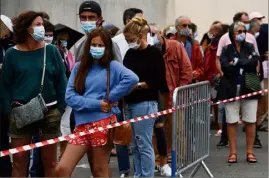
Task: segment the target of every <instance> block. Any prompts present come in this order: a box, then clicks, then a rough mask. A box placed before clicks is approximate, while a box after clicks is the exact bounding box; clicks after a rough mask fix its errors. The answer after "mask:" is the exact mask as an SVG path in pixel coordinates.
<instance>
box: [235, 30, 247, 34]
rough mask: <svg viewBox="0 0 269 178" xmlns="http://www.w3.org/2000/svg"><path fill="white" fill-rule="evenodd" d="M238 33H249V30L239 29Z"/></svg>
mask: <svg viewBox="0 0 269 178" xmlns="http://www.w3.org/2000/svg"><path fill="white" fill-rule="evenodd" d="M237 33H238V34H241V33H247V31H246V30H238V31H237Z"/></svg>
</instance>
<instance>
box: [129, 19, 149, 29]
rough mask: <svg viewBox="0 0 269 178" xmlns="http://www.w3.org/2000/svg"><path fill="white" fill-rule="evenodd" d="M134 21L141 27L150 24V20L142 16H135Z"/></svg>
mask: <svg viewBox="0 0 269 178" xmlns="http://www.w3.org/2000/svg"><path fill="white" fill-rule="evenodd" d="M132 22H134V23H136V24H137V25H139V26H141V27H143V26H146V25H147V24H148V22H147V21H146V20H145V19H144V18H140V17H134V18H133V19H132Z"/></svg>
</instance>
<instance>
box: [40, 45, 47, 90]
mask: <svg viewBox="0 0 269 178" xmlns="http://www.w3.org/2000/svg"><path fill="white" fill-rule="evenodd" d="M46 56H47V55H46V44H45V47H44V59H43V71H42V79H41V85H40V93H42V91H43V86H44V78H45V71H46Z"/></svg>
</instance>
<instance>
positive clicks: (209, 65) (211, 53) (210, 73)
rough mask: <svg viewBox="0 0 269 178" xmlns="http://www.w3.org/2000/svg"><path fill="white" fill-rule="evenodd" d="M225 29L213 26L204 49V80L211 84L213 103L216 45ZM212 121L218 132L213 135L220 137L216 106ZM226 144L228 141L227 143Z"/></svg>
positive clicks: (220, 117) (215, 95)
mask: <svg viewBox="0 0 269 178" xmlns="http://www.w3.org/2000/svg"><path fill="white" fill-rule="evenodd" d="M227 28H229V25H224V24H222V25H221V26H218V25H215V26H213V28H212V29H211V30H210V31H211V32H210V33H212V34H214V35H212V37H211V39H210V44H209V45H208V46H207V48H205V56H204V61H205V73H204V76H205V80H207V81H210V82H211V86H212V87H211V98H212V100H213V101H214V102H216V101H217V91H216V89H215V87H216V85H215V76H216V75H217V74H218V70H217V66H216V53H217V48H218V43H219V40H220V38H221V36H222V35H224V34H225V33H226V32H227ZM213 109H214V116H215V117H214V121H215V123H218V132H217V133H216V134H215V136H221V135H222V124H221V123H222V114H221V113H220V114H219V113H218V106H217V105H214V106H213ZM227 142H228V141H227Z"/></svg>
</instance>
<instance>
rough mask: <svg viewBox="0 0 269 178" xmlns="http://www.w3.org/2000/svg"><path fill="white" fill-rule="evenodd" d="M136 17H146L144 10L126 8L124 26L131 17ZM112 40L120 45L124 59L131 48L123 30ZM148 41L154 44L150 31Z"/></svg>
mask: <svg viewBox="0 0 269 178" xmlns="http://www.w3.org/2000/svg"><path fill="white" fill-rule="evenodd" d="M134 17H139V18H144V15H143V11H142V10H141V9H137V8H129V9H126V10H125V11H124V13H123V24H124V26H126V25H127V24H128V23H129V22H130V21H131V19H132V18H134ZM112 40H113V41H114V42H115V43H116V44H117V45H118V46H119V48H120V52H121V57H122V59H124V57H125V54H126V52H127V51H128V49H130V48H129V45H128V43H127V42H126V40H125V37H124V35H123V33H122V30H121V31H120V32H118V35H117V36H115V37H114V38H113V39H112ZM147 42H148V44H149V45H153V41H152V38H151V36H150V33H148V34H147Z"/></svg>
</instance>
